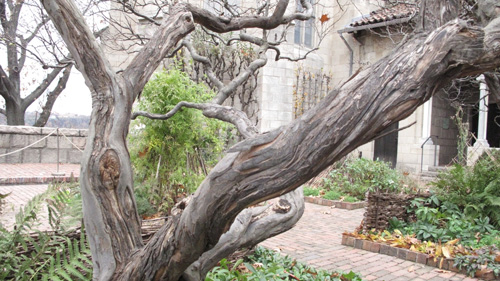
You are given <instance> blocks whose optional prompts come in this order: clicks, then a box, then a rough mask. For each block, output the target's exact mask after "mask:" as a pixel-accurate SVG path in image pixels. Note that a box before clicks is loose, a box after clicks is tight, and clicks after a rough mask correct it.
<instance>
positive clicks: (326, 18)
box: [319, 14, 330, 24]
mask: <svg viewBox="0 0 500 281" xmlns="http://www.w3.org/2000/svg"><path fill="white" fill-rule="evenodd" d="M329 20H330V18H329V17H328V15H327V14H323V15H321V18H319V21H320V22H321V24H323V23H325V22H327V21H329Z"/></svg>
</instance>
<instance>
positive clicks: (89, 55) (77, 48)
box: [42, 0, 116, 98]
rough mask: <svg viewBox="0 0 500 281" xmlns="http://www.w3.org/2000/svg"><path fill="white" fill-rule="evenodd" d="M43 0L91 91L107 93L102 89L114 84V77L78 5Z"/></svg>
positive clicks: (63, 1)
mask: <svg viewBox="0 0 500 281" xmlns="http://www.w3.org/2000/svg"><path fill="white" fill-rule="evenodd" d="M42 4H43V6H44V7H45V10H46V11H47V13H48V14H49V16H50V18H51V19H52V22H53V23H54V24H55V26H56V28H57V30H58V31H59V33H60V34H61V36H62V37H63V39H64V41H65V42H66V45H67V47H68V50H69V51H70V53H71V55H72V57H73V58H74V60H75V62H76V67H77V68H78V70H80V72H81V73H82V74H83V75H84V77H85V80H86V81H87V84H88V86H89V87H91V92H93V93H99V94H100V95H105V96H107V94H106V93H107V92H108V91H103V89H106V88H108V87H109V86H110V85H113V82H114V81H115V80H116V77H115V75H114V71H113V69H112V67H111V65H110V64H109V61H108V60H107V59H106V58H105V56H104V53H103V51H102V50H101V47H100V46H99V44H98V43H97V41H96V39H95V37H94V35H93V33H92V32H91V31H90V29H89V28H88V26H87V24H86V23H85V20H84V18H83V16H82V14H81V13H80V10H79V9H78V7H76V5H75V3H74V2H73V1H70V0H42ZM108 93H109V92H108ZM99 98H103V97H99ZM109 98H111V97H109Z"/></svg>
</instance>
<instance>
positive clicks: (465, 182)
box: [432, 151, 500, 228]
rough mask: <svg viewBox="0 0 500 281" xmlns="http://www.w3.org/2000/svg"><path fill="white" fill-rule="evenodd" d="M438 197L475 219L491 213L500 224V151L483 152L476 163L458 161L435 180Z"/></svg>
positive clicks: (493, 220)
mask: <svg viewBox="0 0 500 281" xmlns="http://www.w3.org/2000/svg"><path fill="white" fill-rule="evenodd" d="M432 185H433V187H434V190H435V192H436V193H437V194H438V197H439V198H440V199H441V200H443V201H448V202H451V203H453V204H455V205H457V206H458V207H459V208H460V209H461V210H463V212H464V213H465V214H466V215H467V216H469V217H471V218H472V219H476V218H480V217H481V216H487V217H489V220H490V221H491V224H493V225H494V226H495V227H497V228H498V227H500V151H492V152H491V154H483V155H482V156H481V157H480V158H479V160H478V161H477V162H476V164H475V165H474V167H463V166H460V165H455V166H453V168H451V169H450V170H449V171H446V172H443V173H441V174H440V175H439V177H438V180H437V181H435V182H433V183H432Z"/></svg>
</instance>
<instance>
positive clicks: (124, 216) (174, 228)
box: [43, 0, 500, 280]
mask: <svg viewBox="0 0 500 281" xmlns="http://www.w3.org/2000/svg"><path fill="white" fill-rule="evenodd" d="M43 3H44V6H45V8H46V10H47V11H48V12H49V14H50V15H51V17H52V19H53V22H54V23H55V25H56V26H57V28H58V30H59V32H60V33H61V34H62V36H63V38H64V39H65V41H66V42H67V44H68V48H69V49H70V51H71V54H72V56H73V57H74V58H75V61H76V65H77V67H78V69H79V70H80V71H81V72H82V73H83V74H84V76H85V78H86V82H87V84H88V86H89V87H90V88H91V90H92V95H93V112H92V118H91V120H92V121H91V127H90V132H89V140H88V142H87V147H86V150H85V155H84V160H83V162H82V173H81V187H82V197H83V200H84V217H85V223H86V229H87V232H88V236H89V239H90V244H91V249H92V255H93V261H94V277H95V278H96V279H97V280H111V279H112V280H179V279H180V278H186V279H188V280H199V279H201V278H203V275H204V273H205V272H206V269H207V268H208V267H209V266H210V265H211V264H213V262H214V260H216V259H217V258H219V254H223V253H226V252H229V251H231V250H233V249H234V248H235V247H236V246H243V245H246V243H251V242H255V241H258V240H259V239H260V238H262V236H260V235H262V232H263V231H262V227H263V225H262V224H261V223H262V222H265V220H266V219H269V220H270V221H275V220H276V219H290V220H291V221H292V222H294V221H296V219H297V216H294V215H295V214H296V212H299V213H300V209H301V208H302V207H301V205H300V201H299V203H295V202H296V201H295V199H294V198H297V196H299V197H300V192H298V193H296V192H294V193H293V194H292V195H291V196H292V198H288V199H285V198H284V200H283V201H281V203H280V204H278V205H277V207H276V208H273V209H272V212H271V213H266V215H264V216H262V217H261V216H260V215H259V214H261V213H260V212H262V211H263V210H262V209H260V208H256V209H255V210H253V209H247V210H245V209H246V208H248V207H249V206H252V205H254V204H257V203H259V202H262V201H264V200H267V199H270V198H274V197H278V196H280V195H283V194H285V193H288V192H291V191H293V190H295V189H297V188H298V187H299V186H300V185H301V184H303V183H305V182H306V181H307V180H309V179H310V178H311V177H313V176H315V175H317V174H318V173H320V172H321V171H322V170H323V169H325V168H326V167H327V166H329V165H331V164H332V163H334V162H335V161H337V160H338V159H340V158H341V157H343V156H345V155H346V154H348V153H349V152H351V151H352V150H354V149H355V148H356V147H358V146H360V145H362V144H364V143H366V142H369V141H370V140H372V139H374V138H375V137H377V136H378V135H379V134H380V133H381V132H382V131H383V130H384V129H385V128H387V127H388V126H390V125H391V124H393V123H394V122H397V121H399V120H401V119H403V118H405V117H407V116H409V115H410V114H411V113H412V112H413V111H414V110H415V109H416V108H417V107H418V106H419V105H421V104H423V103H424V102H425V101H426V100H428V99H429V98H430V97H431V96H432V95H433V94H435V93H436V92H437V91H438V90H439V89H441V88H442V87H443V86H445V85H446V84H447V83H448V82H449V81H450V80H451V79H453V78H456V77H460V76H464V75H473V74H478V73H482V72H484V71H488V70H492V69H494V68H496V67H498V66H500V59H499V55H500V39H499V37H498V36H496V35H497V34H499V32H500V27H498V26H490V27H488V28H486V29H484V30H483V29H482V28H480V27H474V26H469V25H468V24H467V23H466V22H464V21H461V20H454V21H451V22H449V23H447V24H445V25H444V26H442V27H440V28H438V29H436V30H435V31H433V32H432V33H430V34H423V33H421V34H419V35H416V36H415V37H414V38H412V39H411V40H410V41H408V42H406V43H404V44H402V45H401V46H399V47H398V48H397V49H396V50H394V51H393V52H392V53H391V54H390V55H389V56H388V57H386V58H384V59H382V60H381V61H379V62H378V63H375V64H373V65H372V66H371V67H370V68H368V69H366V70H365V71H362V72H359V73H357V74H356V75H354V76H353V77H352V78H351V79H350V80H349V81H347V82H346V83H345V84H343V85H342V86H341V87H339V88H338V89H336V90H334V91H332V92H331V93H330V94H329V95H328V96H327V97H326V98H325V99H324V100H323V101H322V103H321V104H320V105H318V106H316V107H315V108H313V109H312V110H310V111H308V112H307V113H306V114H304V115H303V116H302V117H301V118H300V119H297V120H295V121H294V122H292V123H291V124H289V125H288V126H284V127H281V128H279V129H276V130H274V131H271V132H269V133H266V134H262V135H257V136H254V137H251V138H248V139H246V140H244V141H242V142H240V143H238V144H237V145H235V146H234V147H232V148H231V150H230V151H229V152H228V153H227V155H226V156H225V157H224V158H223V159H222V160H221V161H220V162H219V163H218V164H217V165H216V167H214V169H213V170H212V171H211V172H210V173H209V175H208V176H207V177H206V179H205V180H204V181H203V183H202V184H201V186H200V187H199V188H198V190H197V191H196V193H195V194H194V196H192V198H190V199H189V200H186V201H185V202H182V203H181V204H180V205H179V206H178V208H177V209H176V210H175V213H174V215H173V216H172V217H171V218H170V219H169V220H168V221H167V223H166V224H165V225H164V226H163V227H162V228H161V229H160V230H159V231H158V232H157V233H156V234H155V235H154V236H153V237H152V238H151V240H150V241H149V242H148V243H147V244H146V245H143V243H142V241H141V239H140V220H139V217H138V215H137V212H136V208H135V203H134V197H133V189H132V188H133V186H132V171H131V165H130V159H129V155H128V151H127V148H126V143H125V138H126V135H127V132H128V125H129V118H130V111H131V106H132V103H133V101H134V100H135V99H136V98H137V96H138V94H139V93H140V91H141V90H142V88H143V87H144V84H145V83H146V81H147V80H148V79H149V77H150V76H151V74H152V73H153V71H154V70H155V69H156V67H157V66H158V65H159V63H160V61H161V60H162V59H163V58H164V57H165V55H166V54H167V52H168V50H170V49H172V47H173V46H174V45H175V44H176V43H177V41H178V40H179V39H181V38H182V37H183V36H185V35H186V34H188V33H189V32H191V31H192V30H193V28H194V25H193V20H195V21H198V22H200V23H203V22H205V23H206V22H208V23H210V20H211V19H210V17H208V16H206V15H204V16H203V17H202V18H201V19H200V18H198V19H197V17H198V16H199V15H197V14H196V13H194V14H193V15H194V19H193V17H192V16H191V13H189V11H188V10H186V9H187V8H189V6H181V8H180V9H177V10H174V12H173V13H172V14H171V15H170V16H169V17H167V18H166V19H165V20H164V22H163V23H162V25H161V26H160V28H159V29H158V31H157V32H156V34H155V35H154V36H153V39H152V40H151V41H150V42H149V43H148V45H147V46H146V47H145V49H143V50H142V51H141V52H140V53H139V54H138V56H137V57H136V58H135V59H134V60H133V61H132V63H131V64H130V66H129V67H127V69H126V70H125V71H124V72H122V73H120V74H115V73H114V72H113V71H112V69H111V67H110V66H109V63H108V61H107V60H106V59H105V57H104V55H103V54H102V51H101V50H100V48H99V46H98V44H97V43H96V41H95V39H94V38H93V36H92V34H91V33H90V31H89V30H88V28H87V27H86V26H85V24H84V22H83V19H82V17H81V16H80V15H79V13H78V11H77V9H76V7H75V5H74V4H73V3H72V2H71V1H70V0H43ZM285 4H288V1H286V0H282V1H280V3H279V5H278V6H277V7H278V8H282V7H283V5H285ZM186 7H187V8H186ZM284 7H285V8H286V5H285V6H284ZM278 8H277V9H278ZM277 14H278V16H279V13H277ZM281 16H283V14H281ZM269 22H270V23H272V24H274V23H275V22H277V23H278V24H279V23H280V21H276V20H273V21H269ZM218 24H219V25H215V24H214V25H213V26H211V27H212V28H214V29H216V30H219V29H220V30H222V31H226V30H234V29H236V27H234V26H228V25H230V22H218ZM248 26H258V27H259V26H260V27H266V28H267V27H269V26H266V25H259V24H258V23H256V22H255V20H254V19H252V20H251V21H248ZM248 26H246V25H245V24H244V23H241V22H238V25H237V27H238V28H245V27H248ZM209 28H210V25H209ZM485 30H486V32H485ZM291 210H295V211H296V212H291ZM280 214H281V215H280ZM278 217H279V218H278ZM235 219H236V223H235ZM260 220H261V221H260ZM268 225H269V227H271V226H272V224H268ZM242 230H245V231H247V232H248V233H244V232H242ZM251 234H254V235H256V236H254V237H246V236H248V235H251ZM272 234H274V233H272ZM224 242H229V243H234V244H235V245H236V246H228V248H224V245H223V243H224ZM212 250H213V252H211V251H212ZM205 265H207V266H205ZM183 276H184V277H183Z"/></svg>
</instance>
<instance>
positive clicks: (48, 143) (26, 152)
mask: <svg viewBox="0 0 500 281" xmlns="http://www.w3.org/2000/svg"><path fill="white" fill-rule="evenodd" d="M55 130H56V128H39V127H28V126H5V125H0V163H7V164H18V163H57V131H55ZM51 133H52V135H50V136H48V135H49V134H51ZM87 134H88V130H86V129H59V163H75V164H77V163H80V159H81V157H82V151H83V149H84V147H85V142H86V140H87ZM47 136H48V137H47ZM40 140H41V141H40ZM28 146H29V147H28ZM18 150H19V151H18ZM15 151H18V152H15ZM5 154H8V155H5Z"/></svg>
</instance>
